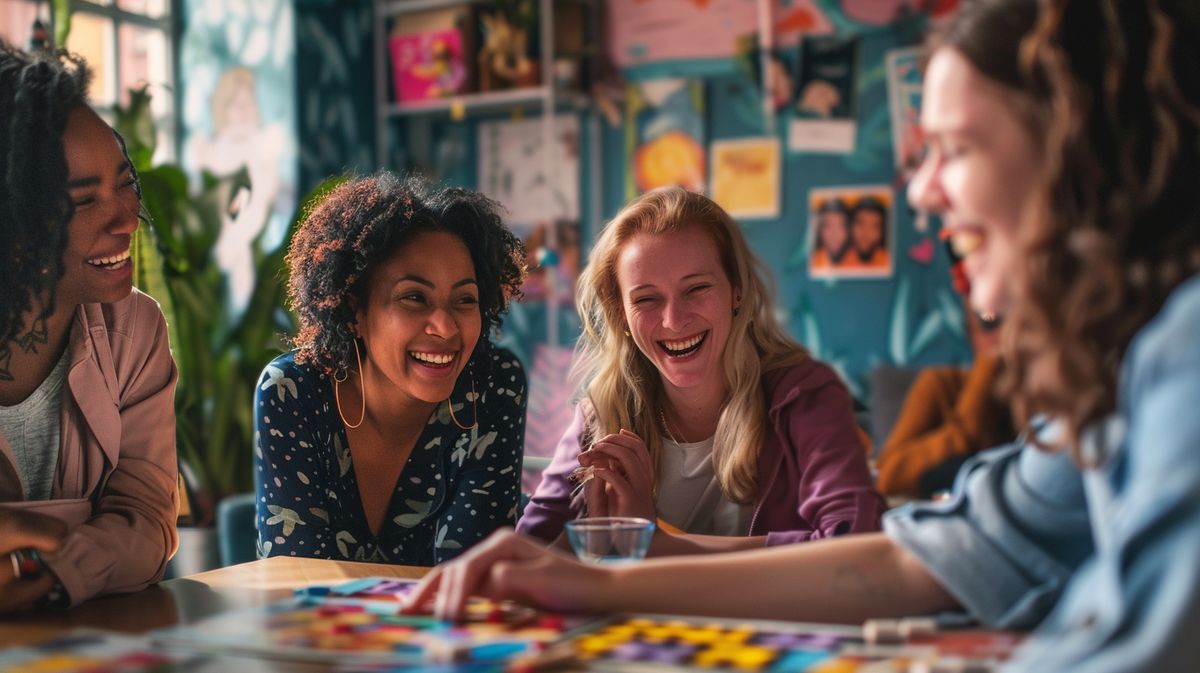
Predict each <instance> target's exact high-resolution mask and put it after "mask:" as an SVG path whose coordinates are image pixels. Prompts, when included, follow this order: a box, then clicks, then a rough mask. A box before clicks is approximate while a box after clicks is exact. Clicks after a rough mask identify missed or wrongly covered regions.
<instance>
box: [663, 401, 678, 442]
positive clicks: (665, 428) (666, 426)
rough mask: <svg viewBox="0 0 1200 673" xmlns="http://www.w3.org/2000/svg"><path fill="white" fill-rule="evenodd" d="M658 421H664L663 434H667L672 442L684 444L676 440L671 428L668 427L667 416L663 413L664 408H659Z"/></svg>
mask: <svg viewBox="0 0 1200 673" xmlns="http://www.w3.org/2000/svg"><path fill="white" fill-rule="evenodd" d="M658 420H660V421H662V429H663V432H665V433H667V439H669V440H671V441H672V442H674V443H676V444H682V443H683V442H681V441H679V440H678V439H675V435H672V434H671V426H669V425H667V414H666V413H665V412H664V411H663V409H662V407H659V408H658Z"/></svg>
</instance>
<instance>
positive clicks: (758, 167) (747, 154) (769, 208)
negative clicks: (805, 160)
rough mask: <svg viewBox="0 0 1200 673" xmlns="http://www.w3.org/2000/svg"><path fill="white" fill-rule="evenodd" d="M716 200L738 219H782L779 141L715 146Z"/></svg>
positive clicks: (718, 143) (743, 141) (723, 142)
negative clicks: (780, 214)
mask: <svg viewBox="0 0 1200 673" xmlns="http://www.w3.org/2000/svg"><path fill="white" fill-rule="evenodd" d="M711 151H712V162H711V165H712V198H713V200H714V201H716V202H717V203H719V204H721V207H722V208H724V209H725V210H726V211H727V212H728V213H729V214H730V215H731V216H732V217H734V218H735V219H755V218H759V219H774V218H777V217H779V181H780V176H779V165H780V160H779V139H778V138H774V137H772V138H743V139H739V140H721V141H714V142H713V144H712V150H711Z"/></svg>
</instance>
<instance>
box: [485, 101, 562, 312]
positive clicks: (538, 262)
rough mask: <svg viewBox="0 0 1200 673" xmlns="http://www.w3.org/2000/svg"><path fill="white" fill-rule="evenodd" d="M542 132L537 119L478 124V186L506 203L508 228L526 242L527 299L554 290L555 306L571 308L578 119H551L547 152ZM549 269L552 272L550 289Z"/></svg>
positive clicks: (538, 298)
mask: <svg viewBox="0 0 1200 673" xmlns="http://www.w3.org/2000/svg"><path fill="white" fill-rule="evenodd" d="M543 133H544V125H543V124H542V121H541V120H540V119H520V120H500V121H486V122H480V123H479V126H478V135H479V137H478V140H479V142H478V145H477V146H478V149H479V166H478V171H479V174H478V184H479V189H480V190H481V191H482V192H483V193H484V194H487V195H488V196H490V197H491V198H493V199H495V200H497V201H499V202H500V203H502V204H504V206H505V208H506V209H507V210H508V220H507V222H508V225H509V226H510V227H512V229H513V231H514V232H516V234H517V235H518V236H520V237H521V238H522V239H523V240H524V241H525V245H526V248H527V249H528V253H529V259H528V260H527V261H528V263H529V268H530V274H529V276H528V278H527V279H526V281H525V285H524V287H522V291H523V292H524V293H525V300H526V301H545V300H547V299H548V298H549V295H550V293H551V292H553V293H554V295H555V297H557V300H558V302H559V303H561V304H564V305H567V306H570V305H572V304H573V302H574V296H575V293H574V288H575V278H576V276H578V274H579V257H580V252H579V118H578V117H577V116H575V115H571V114H561V115H557V116H556V117H555V123H554V137H555V138H556V139H557V142H555V143H553V144H552V145H551V146H550V148H549V149H548V150H547V146H546V143H544V142H543ZM547 151H549V152H550V155H549V157H547V155H546V152H547ZM547 160H549V164H547ZM552 223H553V226H554V234H555V235H554V240H553V241H551V240H550V238H551V237H550V227H551V225H552ZM547 270H552V272H553V273H554V274H555V275H554V279H555V281H556V282H555V284H554V286H553V287H550V286H549V284H548V279H547V278H546V275H545V274H546V273H547Z"/></svg>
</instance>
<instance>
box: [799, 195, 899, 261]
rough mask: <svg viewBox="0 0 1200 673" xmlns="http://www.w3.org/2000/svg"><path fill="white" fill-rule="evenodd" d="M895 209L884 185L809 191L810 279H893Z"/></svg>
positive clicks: (892, 196)
mask: <svg viewBox="0 0 1200 673" xmlns="http://www.w3.org/2000/svg"><path fill="white" fill-rule="evenodd" d="M894 206H895V196H894V195H893V194H892V190H891V188H890V187H888V186H887V185H873V186H863V187H833V188H825V189H814V190H812V191H810V192H809V195H808V210H809V217H808V225H809V226H808V234H807V236H808V251H809V253H808V275H809V277H811V278H851V279H853V278H868V279H869V278H888V277H891V275H892V273H893V267H894V264H893V261H892V260H893V259H894V257H895V231H894V225H893V222H894V217H893V213H894Z"/></svg>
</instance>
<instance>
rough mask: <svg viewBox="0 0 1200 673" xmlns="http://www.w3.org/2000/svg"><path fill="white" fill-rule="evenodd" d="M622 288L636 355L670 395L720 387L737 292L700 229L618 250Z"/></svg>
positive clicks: (638, 239) (645, 238)
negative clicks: (656, 374) (671, 390)
mask: <svg viewBox="0 0 1200 673" xmlns="http://www.w3.org/2000/svg"><path fill="white" fill-rule="evenodd" d="M616 274H617V284H618V286H619V288H620V292H621V300H622V304H623V306H624V310H625V320H626V322H627V323H628V325H629V331H630V333H631V335H632V338H633V340H634V343H636V344H637V347H638V349H639V350H640V351H641V352H642V354H643V355H645V356H646V357H647V358H648V359H649V360H650V362H652V363H653V364H654V366H655V368H657V369H658V371H659V374H660V375H661V376H662V379H663V384H664V385H665V386H667V387H668V388H671V387H674V388H677V389H686V388H694V387H697V386H714V385H715V386H721V385H724V384H723V378H722V375H721V371H722V370H721V359H722V355H723V354H724V352H725V343H726V341H728V339H729V332H730V326H731V323H732V321H733V315H732V314H733V307H734V304H735V301H734V292H733V286H732V284H731V283H730V280H729V277H728V276H727V275H726V273H725V269H724V267H723V266H722V265H721V257H720V255H719V254H718V252H717V246H716V244H715V243H714V242H713V240H712V239H711V238H710V237H709V236H708V235H706V234H705V233H703V230H701V229H700V228H699V227H694V226H693V227H685V228H684V229H683V230H682V231H675V232H671V233H666V234H637V235H635V236H633V237H632V238H631V239H629V240H628V241H627V242H626V243H625V245H624V246H623V247H622V248H621V251H620V253H619V254H618V256H617V262H616Z"/></svg>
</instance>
